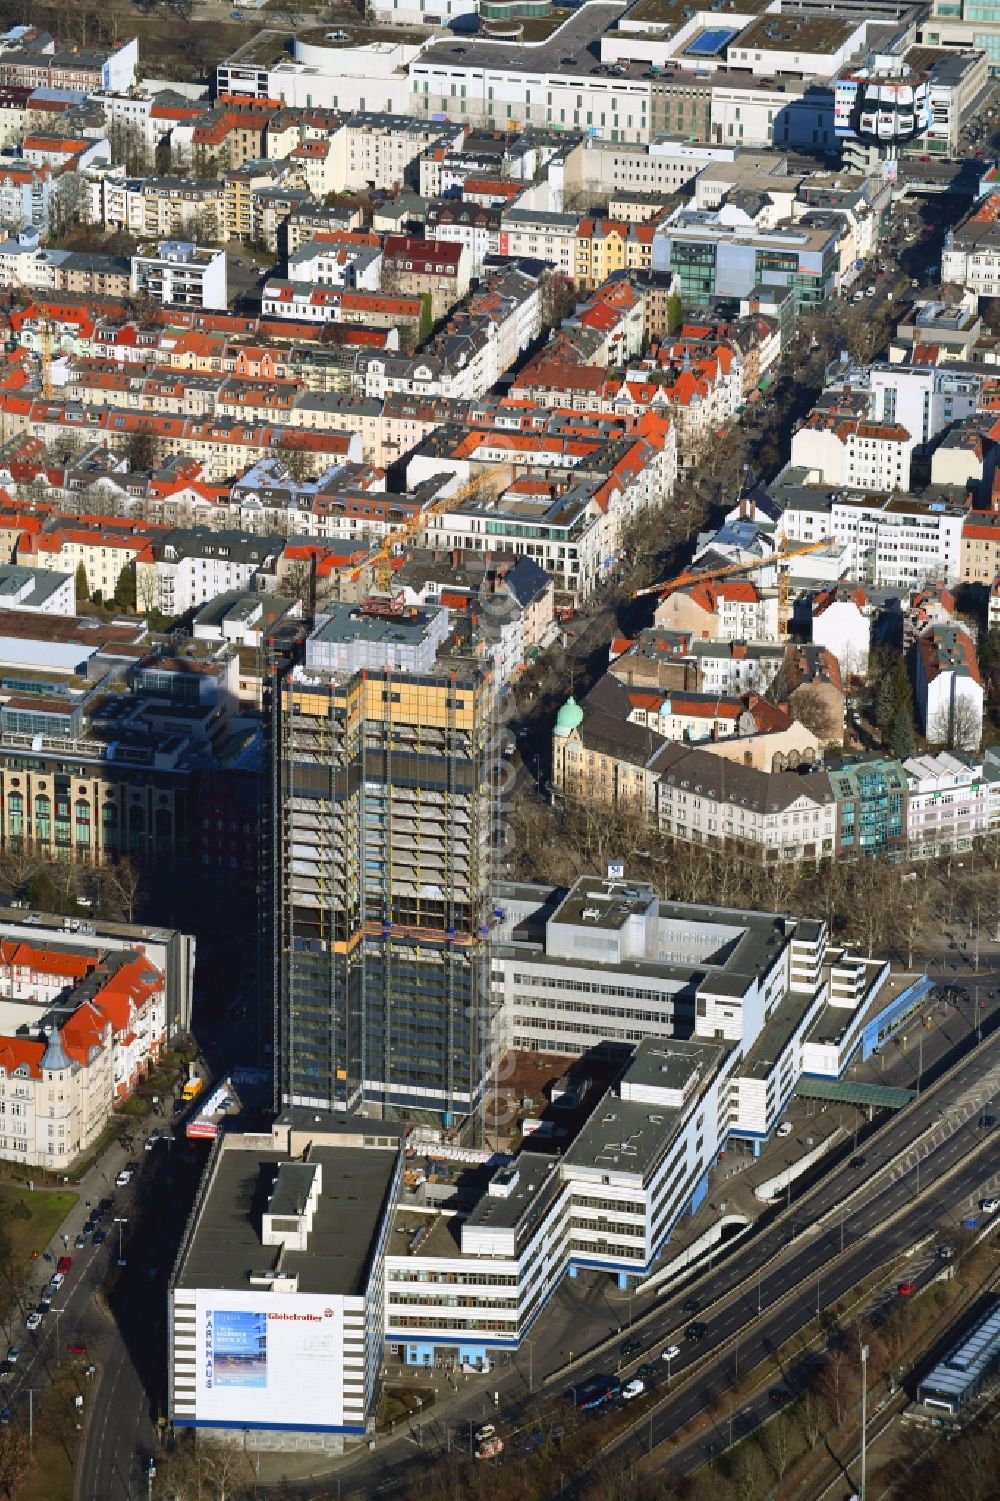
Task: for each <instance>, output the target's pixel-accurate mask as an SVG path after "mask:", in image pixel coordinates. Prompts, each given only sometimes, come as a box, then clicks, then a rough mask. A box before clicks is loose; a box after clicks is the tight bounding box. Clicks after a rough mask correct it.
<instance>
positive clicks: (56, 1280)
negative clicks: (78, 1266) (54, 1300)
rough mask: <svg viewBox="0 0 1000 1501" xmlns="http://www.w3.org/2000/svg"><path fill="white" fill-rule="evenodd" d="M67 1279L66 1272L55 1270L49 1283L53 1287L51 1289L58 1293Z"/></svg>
mask: <svg viewBox="0 0 1000 1501" xmlns="http://www.w3.org/2000/svg"><path fill="white" fill-rule="evenodd" d="M66 1259H67V1260H68V1259H69V1258H68V1257H67V1258H66ZM65 1281H66V1273H65V1272H53V1273H52V1276H51V1277H50V1278H49V1282H48V1285H49V1287H51V1289H52V1291H53V1292H54V1293H57V1292H58V1291H59V1289H60V1288H61V1287H62V1285H63V1283H64V1282H65Z"/></svg>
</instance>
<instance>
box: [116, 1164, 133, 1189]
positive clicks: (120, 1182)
mask: <svg viewBox="0 0 1000 1501" xmlns="http://www.w3.org/2000/svg"><path fill="white" fill-rule="evenodd" d="M131 1182H132V1169H131V1168H130V1167H123V1168H122V1170H121V1172H120V1173H119V1174H118V1177H117V1178H116V1179H115V1187H116V1188H126V1187H127V1186H128V1184H130V1183H131Z"/></svg>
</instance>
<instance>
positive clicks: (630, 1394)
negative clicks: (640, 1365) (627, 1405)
mask: <svg viewBox="0 0 1000 1501" xmlns="http://www.w3.org/2000/svg"><path fill="white" fill-rule="evenodd" d="M645 1390H646V1383H645V1381H643V1380H642V1379H641V1378H640V1377H639V1376H634V1377H633V1378H632V1380H631V1381H627V1382H626V1383H625V1385H624V1386H623V1387H622V1401H623V1402H631V1401H632V1400H633V1398H635V1397H641V1396H642V1394H643V1392H644V1391H645Z"/></svg>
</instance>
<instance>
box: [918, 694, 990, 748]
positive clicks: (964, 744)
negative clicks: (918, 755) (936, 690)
mask: <svg viewBox="0 0 1000 1501" xmlns="http://www.w3.org/2000/svg"><path fill="white" fill-rule="evenodd" d="M982 735H983V716H982V710H981V709H979V708H978V707H977V706H976V704H975V703H974V702H973V701H972V699H970V698H967V697H966V695H965V694H958V695H956V696H955V697H953V698H952V700H951V703H950V704H948V705H947V706H946V707H945V708H942V709H939V710H938V711H937V713H936V714H934V715H933V716H932V717H931V721H930V723H929V724H928V726H927V739H928V740H929V741H930V743H931V744H932V745H946V746H947V747H948V749H949V750H959V751H963V750H966V751H967V750H976V749H977V748H978V746H979V742H980V740H981V739H982Z"/></svg>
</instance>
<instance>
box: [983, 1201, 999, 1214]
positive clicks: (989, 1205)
mask: <svg viewBox="0 0 1000 1501" xmlns="http://www.w3.org/2000/svg"><path fill="white" fill-rule="evenodd" d="M979 1207H980V1209H981V1210H982V1211H983V1213H984V1214H996V1212H997V1210H998V1209H1000V1199H980V1201H979Z"/></svg>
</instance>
